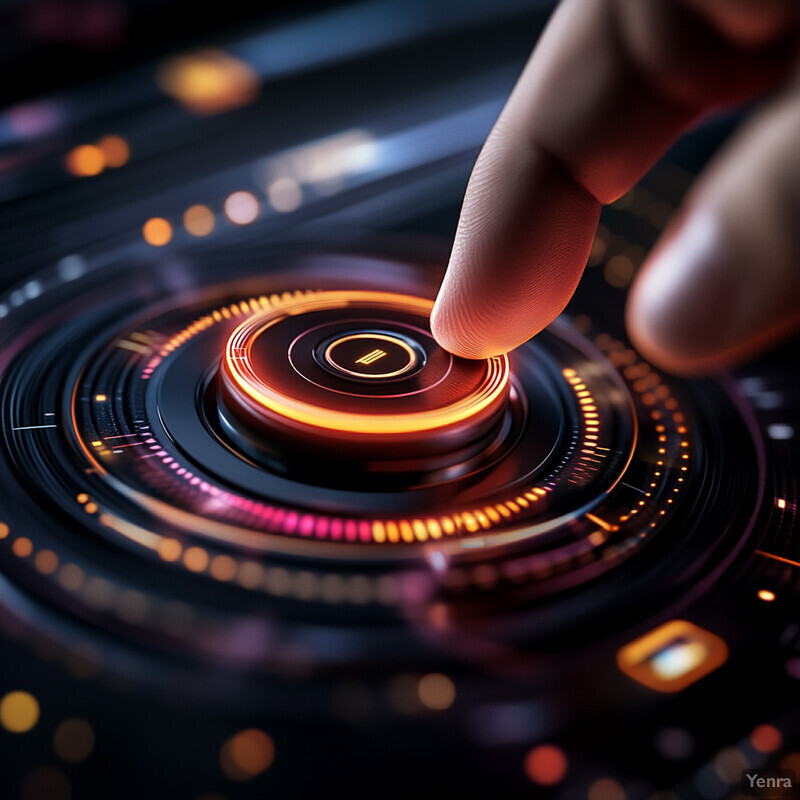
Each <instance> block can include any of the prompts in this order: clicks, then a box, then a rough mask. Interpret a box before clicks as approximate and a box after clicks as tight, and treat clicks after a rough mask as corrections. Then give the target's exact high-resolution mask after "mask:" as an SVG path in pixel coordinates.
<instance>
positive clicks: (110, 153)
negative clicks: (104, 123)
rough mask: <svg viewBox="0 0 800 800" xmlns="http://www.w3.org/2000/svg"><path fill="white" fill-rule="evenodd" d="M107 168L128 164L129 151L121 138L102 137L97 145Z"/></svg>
mask: <svg viewBox="0 0 800 800" xmlns="http://www.w3.org/2000/svg"><path fill="white" fill-rule="evenodd" d="M97 147H98V148H99V150H100V152H101V153H102V156H103V160H104V161H105V164H106V166H107V167H121V166H123V165H125V164H127V163H128V159H129V158H130V156H131V149H130V147H129V146H128V143H127V142H126V141H125V140H124V139H123V138H122V137H121V136H113V135H109V136H104V137H103V138H102V139H100V141H99V142H98V143H97Z"/></svg>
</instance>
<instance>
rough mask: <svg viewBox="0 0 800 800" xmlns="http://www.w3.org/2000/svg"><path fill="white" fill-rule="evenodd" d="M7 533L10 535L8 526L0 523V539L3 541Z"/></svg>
mask: <svg viewBox="0 0 800 800" xmlns="http://www.w3.org/2000/svg"><path fill="white" fill-rule="evenodd" d="M9 533H11V529H10V528H9V527H8V525H6V523H5V522H0V539H5V538H6V537H7V536H8V534H9Z"/></svg>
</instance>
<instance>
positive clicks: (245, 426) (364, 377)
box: [216, 290, 510, 474]
mask: <svg viewBox="0 0 800 800" xmlns="http://www.w3.org/2000/svg"><path fill="white" fill-rule="evenodd" d="M432 306H433V302H432V301H431V300H428V299H426V298H420V297H413V296H409V295H400V294H393V293H389V292H370V291H355V290H354V291H321V292H309V293H305V294H303V293H297V294H293V295H284V296H282V297H280V298H277V299H276V300H275V301H274V302H270V304H269V306H268V307H266V308H264V309H262V310H259V311H257V312H256V313H254V314H253V315H251V316H249V317H247V318H246V319H245V320H244V321H243V322H242V323H241V324H240V325H239V326H238V327H237V328H236V329H235V330H234V331H233V332H232V333H231V335H230V338H229V339H228V342H227V344H226V348H225V354H224V357H223V358H222V361H221V364H220V371H219V380H218V383H217V384H216V385H217V389H216V391H217V392H218V394H217V398H216V405H217V409H216V410H217V418H218V423H219V428H220V430H221V431H222V432H223V435H224V436H225V437H226V438H227V440H228V441H230V442H231V443H233V444H234V446H235V447H236V448H237V449H240V450H243V451H244V452H246V453H247V454H248V456H249V457H252V458H256V459H262V460H264V461H267V460H269V461H270V463H272V461H273V460H275V459H278V460H280V461H281V462H282V463H284V464H289V463H292V464H294V463H297V462H298V460H303V461H305V462H307V463H308V462H309V461H313V463H322V462H324V461H329V462H330V461H337V462H343V461H346V462H348V463H358V464H367V465H370V466H369V469H370V470H372V471H378V470H383V471H385V472H389V471H391V470H395V471H400V470H405V471H407V472H409V474H410V473H412V472H413V471H417V472H419V471H422V470H425V469H427V465H428V464H429V463H434V462H435V463H436V464H437V465H438V466H437V468H439V467H440V466H441V465H443V464H446V465H450V464H451V462H452V463H459V464H460V463H462V462H465V461H466V460H469V459H471V458H473V456H474V454H475V453H479V452H483V450H485V448H486V447H487V446H488V445H489V444H491V442H493V441H494V439H495V437H496V436H497V435H499V431H500V429H501V428H502V426H503V423H504V420H505V412H506V407H507V401H508V398H509V393H510V386H509V366H508V359H506V358H505V357H500V358H490V359H486V360H483V361H477V360H475V361H470V360H467V359H459V358H456V357H454V356H452V355H451V354H450V353H448V352H446V351H445V350H442V348H440V347H439V346H438V345H437V344H436V342H435V340H434V339H433V337H432V335H431V333H430V329H429V327H428V319H429V315H430V310H431V307H432ZM398 465H399V466H398ZM292 468H293V467H292Z"/></svg>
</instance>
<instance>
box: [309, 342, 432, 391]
mask: <svg viewBox="0 0 800 800" xmlns="http://www.w3.org/2000/svg"><path fill="white" fill-rule="evenodd" d="M320 350H321V351H322V363H323V364H324V365H327V366H329V367H333V369H334V370H336V372H337V374H340V375H345V376H347V377H349V378H355V379H356V380H367V381H386V380H394V379H396V378H401V377H405V376H408V375H410V374H412V373H414V372H416V371H418V370H419V369H420V368H421V367H422V366H423V365H424V363H425V352H424V350H422V348H421V347H420V346H419V345H418V344H417V343H416V342H413V341H411V340H408V339H405V338H401V337H400V336H397V335H396V334H392V333H389V332H388V331H358V332H354V333H350V334H347V335H344V336H337V337H336V338H335V339H333V341H327V342H324V343H323V345H322V347H321V348H320Z"/></svg>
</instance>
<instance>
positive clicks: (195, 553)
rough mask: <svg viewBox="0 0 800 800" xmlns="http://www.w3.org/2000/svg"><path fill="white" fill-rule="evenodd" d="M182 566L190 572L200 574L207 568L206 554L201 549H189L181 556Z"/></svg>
mask: <svg viewBox="0 0 800 800" xmlns="http://www.w3.org/2000/svg"><path fill="white" fill-rule="evenodd" d="M183 564H184V566H185V567H186V569H188V570H189V571H190V572H202V571H203V570H204V569H205V568H206V567H207V566H208V553H207V552H206V551H205V550H204V549H203V548H202V547H190V548H189V549H188V550H187V551H186V552H185V553H184V554H183Z"/></svg>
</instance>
